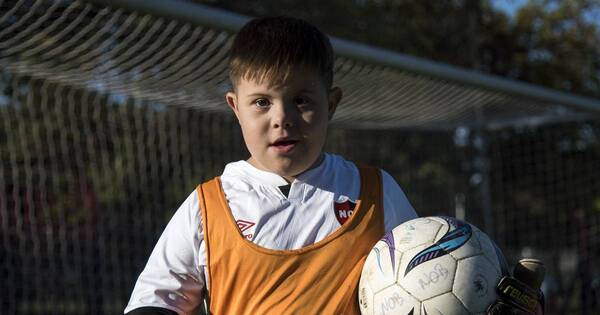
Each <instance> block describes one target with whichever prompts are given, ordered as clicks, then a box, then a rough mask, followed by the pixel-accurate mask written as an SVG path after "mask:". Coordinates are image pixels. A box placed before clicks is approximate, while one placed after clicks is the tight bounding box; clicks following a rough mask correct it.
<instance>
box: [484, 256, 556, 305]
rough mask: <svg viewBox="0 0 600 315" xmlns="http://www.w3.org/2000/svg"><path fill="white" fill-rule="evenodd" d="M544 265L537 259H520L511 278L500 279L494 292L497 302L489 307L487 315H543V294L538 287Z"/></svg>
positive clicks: (542, 275)
mask: <svg viewBox="0 0 600 315" xmlns="http://www.w3.org/2000/svg"><path fill="white" fill-rule="evenodd" d="M544 273H545V268H544V264H543V263H542V262H541V261H539V260H537V259H522V260H520V261H519V262H518V263H517V265H516V266H515V268H514V271H513V276H510V275H509V276H505V277H503V278H502V279H500V282H499V283H498V286H497V287H496V292H497V293H498V296H499V298H498V300H497V301H496V302H495V303H494V304H492V305H490V307H489V308H488V310H487V314H488V315H543V314H544V294H543V293H542V291H541V290H540V285H541V284H542V281H543V280H544Z"/></svg>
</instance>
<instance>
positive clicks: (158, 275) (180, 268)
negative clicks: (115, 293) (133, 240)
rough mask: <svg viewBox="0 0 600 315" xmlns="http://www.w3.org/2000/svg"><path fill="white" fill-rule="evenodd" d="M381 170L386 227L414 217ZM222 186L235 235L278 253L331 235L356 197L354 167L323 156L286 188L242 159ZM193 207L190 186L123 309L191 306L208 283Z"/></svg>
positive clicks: (198, 220)
mask: <svg viewBox="0 0 600 315" xmlns="http://www.w3.org/2000/svg"><path fill="white" fill-rule="evenodd" d="M381 173H382V181H383V210H384V225H385V231H386V232H388V231H390V230H391V229H393V228H394V227H396V226H398V225H400V224H401V223H403V222H405V221H407V220H410V219H413V218H415V217H416V213H415V211H414V209H413V208H412V206H411V205H410V203H409V202H408V200H407V199H406V196H405V194H404V192H403V191H402V189H400V187H399V186H398V184H397V183H396V182H395V181H394V179H393V178H392V177H391V176H390V175H389V174H388V173H386V172H385V171H382V172H381ZM221 183H222V186H223V191H224V193H225V197H226V199H227V202H228V203H229V208H230V209H231V212H232V214H233V217H234V218H235V220H236V222H237V225H238V227H239V230H240V232H241V233H242V234H243V235H244V236H245V237H246V238H248V239H249V240H251V241H252V242H254V243H256V244H258V245H260V246H262V247H265V248H270V249H277V250H290V249H297V248H301V247H304V246H307V245H310V244H313V243H315V242H318V241H320V240H322V239H323V238H325V237H326V236H328V235H329V234H331V233H333V232H334V231H335V230H337V229H338V228H339V227H340V226H341V225H342V224H343V222H345V220H346V219H347V218H348V217H349V216H350V215H351V213H352V210H353V205H354V204H355V202H356V200H357V199H358V197H359V194H360V174H359V171H358V168H357V167H356V166H355V165H354V163H352V162H349V161H346V160H344V159H343V158H342V157H340V156H337V155H332V154H325V158H324V159H323V161H322V162H321V164H320V165H319V166H317V167H316V168H313V169H311V170H309V171H307V172H305V173H303V174H301V175H299V176H298V177H297V178H296V179H295V180H294V182H292V183H291V185H289V186H287V185H288V183H287V182H286V180H285V179H284V178H283V177H281V176H279V175H277V174H274V173H270V172H266V171H262V170H259V169H257V168H255V167H253V166H252V165H250V164H249V163H248V162H246V161H239V162H234V163H229V164H227V166H226V167H225V171H224V172H223V175H221ZM286 186H287V187H286ZM284 187H285V189H284ZM288 187H289V192H288V194H287V196H286V194H285V193H284V192H285V191H286V190H287V188H288ZM199 207H200V205H199V200H198V196H197V194H196V191H194V192H192V193H191V194H190V195H189V196H188V198H187V199H186V200H185V201H184V202H183V204H182V205H181V207H179V209H178V210H177V212H175V214H174V216H173V218H172V219H171V221H170V222H169V223H168V225H167V227H166V228H165V230H164V232H163V234H162V235H161V237H160V239H159V240H158V243H157V244H156V246H155V248H154V250H153V251H152V254H151V255H150V258H149V259H148V262H147V264H146V267H145V268H144V270H143V271H142V273H141V274H140V276H139V278H138V280H137V282H136V284H135V287H134V289H133V293H132V295H131V298H130V300H129V304H128V305H127V308H126V309H125V312H129V311H131V310H133V309H135V308H138V307H143V306H155V307H161V308H166V309H170V310H173V311H175V312H177V313H178V314H191V313H194V312H195V311H196V309H197V307H198V305H200V303H201V301H202V299H203V293H204V291H205V288H206V287H207V283H206V281H207V279H206V277H205V274H206V257H205V256H206V248H205V246H204V241H203V240H204V234H203V231H202V222H201V213H200V210H199V209H200V208H199Z"/></svg>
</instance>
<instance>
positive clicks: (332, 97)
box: [125, 17, 535, 315]
mask: <svg viewBox="0 0 600 315" xmlns="http://www.w3.org/2000/svg"><path fill="white" fill-rule="evenodd" d="M333 62H334V57H333V52H332V48H331V44H330V43H329V40H328V39H327V37H326V36H325V35H324V34H323V33H321V32H320V31H319V30H317V29H316V28H315V27H314V26H312V25H310V24H308V23H306V22H304V21H302V20H298V19H294V18H287V17H275V18H263V19H256V20H252V21H250V22H249V23H248V24H247V25H246V26H244V27H243V28H242V29H241V30H240V32H239V33H238V35H237V37H236V39H235V42H234V44H233V47H232V50H231V57H230V63H229V68H230V73H229V74H230V79H231V82H232V85H233V91H231V92H228V93H227V95H226V100H227V104H228V105H229V107H230V108H231V109H232V110H233V112H234V114H235V115H236V117H237V119H238V121H239V123H240V126H241V128H242V133H243V136H244V141H245V143H246V146H247V148H248V151H249V152H250V155H251V156H250V158H249V159H248V160H247V161H238V162H234V163H229V164H227V165H226V167H225V170H224V172H223V174H222V175H221V176H220V177H218V178H215V179H213V180H211V181H208V182H206V183H203V184H202V185H200V186H198V188H197V189H196V191H194V192H193V193H191V194H190V195H189V197H188V198H187V199H186V200H185V202H184V203H183V204H182V205H181V207H180V208H179V209H178V210H177V212H176V213H175V215H174V216H173V218H172V219H171V221H170V222H169V224H168V225H167V227H166V228H165V231H164V232H163V234H162V236H161V237H160V239H159V240H158V243H157V244H156V247H155V248H154V250H153V252H152V254H151V256H150V258H149V260H148V263H147V265H146V267H145V269H144V270H143V271H142V273H141V274H140V276H139V278H138V280H137V283H136V285H135V288H134V290H133V293H132V295H131V299H130V301H129V305H128V306H127V308H126V309H125V312H128V314H132V315H133V314H135V315H141V314H145V315H148V314H194V313H195V312H197V311H198V309H199V308H200V305H201V304H202V301H203V300H204V298H207V300H208V301H210V302H209V303H208V304H209V310H210V312H211V313H212V314H360V312H359V308H358V298H357V286H358V280H359V277H360V271H361V269H362V264H363V261H364V258H365V257H366V256H367V254H368V253H369V251H370V250H371V248H372V247H373V245H374V244H375V243H376V242H377V241H378V240H379V239H380V238H381V237H382V236H383V235H384V234H385V233H386V232H388V231H390V230H391V229H393V228H394V227H396V226H398V225H400V224H401V223H403V222H405V221H407V220H410V219H413V218H415V217H416V213H415V211H414V210H413V208H412V206H411V205H410V203H409V202H408V200H407V199H406V196H405V195H404V193H403V192H402V190H401V189H400V187H399V186H398V184H397V183H396V182H395V181H394V179H393V178H392V177H391V176H390V175H389V174H387V173H386V172H384V171H380V170H378V169H374V168H369V167H357V166H356V165H355V164H353V163H351V162H348V161H346V160H344V159H343V158H342V157H339V156H335V155H330V154H325V153H323V152H322V148H323V145H324V142H325V138H326V134H327V125H328V122H329V120H330V119H331V118H332V117H333V114H334V112H335V109H336V106H337V104H338V103H339V102H340V100H341V98H342V91H341V90H340V89H339V88H337V87H332V81H333ZM511 283H512V282H511ZM534 293H535V292H534ZM532 296H533V295H532ZM505 302H507V303H508V304H507V303H505ZM509 302H510V303H509ZM513 305H514V303H512V301H511V300H510V299H503V300H500V301H499V302H498V303H497V305H495V307H494V314H526V313H519V312H513V311H512V309H513Z"/></svg>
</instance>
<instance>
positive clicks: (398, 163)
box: [0, 0, 600, 314]
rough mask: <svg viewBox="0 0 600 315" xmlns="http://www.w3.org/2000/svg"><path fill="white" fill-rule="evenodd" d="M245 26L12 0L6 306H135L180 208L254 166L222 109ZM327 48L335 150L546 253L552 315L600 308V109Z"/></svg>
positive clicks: (194, 10) (1, 91) (2, 162)
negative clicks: (199, 188)
mask: <svg viewBox="0 0 600 315" xmlns="http://www.w3.org/2000/svg"><path fill="white" fill-rule="evenodd" d="M246 20H247V18H246V17H242V16H239V15H235V14H232V13H228V12H223V11H219V10H215V9H210V8H207V7H203V6H199V5H193V4H191V3H186V2H177V4H176V5H175V4H173V2H170V1H133V0H131V1H91V2H84V1H72V0H64V1H59V0H35V1H34V0H32V1H24V0H20V1H17V0H14V1H0V226H1V232H0V271H1V275H2V277H1V279H2V288H3V294H0V309H2V310H7V313H8V314H47V313H51V312H56V313H61V314H81V313H86V314H94V313H97V314H104V313H117V312H119V311H122V309H123V308H124V305H125V303H126V299H127V297H128V295H129V293H130V292H131V290H132V286H133V284H134V282H135V278H136V277H137V275H138V274H139V272H140V271H141V268H143V264H144V262H145V259H146V258H147V257H148V255H149V253H150V250H151V249H152V246H153V245H154V243H155V242H156V240H157V238H158V236H159V233H160V232H161V231H162V229H163V228H164V225H165V224H166V222H167V220H168V219H169V218H170V216H171V215H172V213H173V212H174V210H175V209H176V207H177V206H178V204H179V203H180V202H181V201H182V200H183V198H184V197H185V196H186V195H187V194H188V193H189V192H190V191H191V190H192V189H193V188H194V187H195V186H196V185H197V184H198V183H200V182H201V181H202V180H204V179H208V178H210V177H212V176H215V175H218V174H219V173H220V172H221V171H222V167H223V165H224V164H225V163H226V162H228V161H233V160H236V159H243V158H246V157H247V152H246V151H245V149H244V145H243V139H242V136H241V133H240V131H239V126H238V124H237V122H236V121H235V118H234V117H233V116H232V115H230V114H229V113H228V112H227V107H226V106H225V104H224V100H223V94H224V93H225V92H226V91H227V89H228V88H229V86H228V82H227V74H226V64H227V52H228V48H229V45H230V44H231V40H232V38H233V36H234V34H235V31H236V29H237V28H239V27H240V26H241V25H242V24H243V23H244V22H245V21H246ZM332 42H333V44H334V48H335V50H336V53H337V54H338V58H337V60H336V69H335V71H336V73H335V84H337V85H339V86H341V87H342V89H343V90H344V91H345V96H344V101H343V102H342V104H341V105H340V106H339V109H338V111H337V113H336V116H335V118H334V121H333V125H332V127H331V131H330V135H329V138H328V141H327V150H328V151H331V152H334V153H341V154H343V155H345V156H347V157H348V158H351V159H353V160H357V161H361V162H365V163H369V164H372V165H375V166H380V167H383V168H384V169H386V170H387V171H388V172H390V173H391V174H392V175H393V176H394V177H395V178H396V179H397V180H398V182H399V183H400V184H401V186H402V187H403V188H404V190H405V192H406V193H407V195H408V197H409V200H410V201H411V202H412V203H413V206H414V207H415V209H417V211H418V212H419V214H420V215H453V216H458V217H461V218H465V219H467V220H468V221H470V222H472V223H474V224H476V225H478V226H480V227H482V229H484V230H485V231H486V232H488V233H489V234H490V235H491V236H493V238H495V240H496V241H497V242H498V243H499V245H500V247H501V248H502V249H503V250H504V252H505V253H506V254H507V255H508V256H509V260H512V261H514V260H516V259H517V258H519V257H521V256H523V255H524V256H527V255H533V256H536V257H539V258H541V259H542V260H543V261H544V262H546V264H547V265H548V269H549V277H548V278H547V283H546V286H547V287H546V289H547V290H548V292H550V294H552V296H553V297H554V298H553V299H552V300H549V303H555V304H553V305H549V309H550V310H551V312H552V311H553V310H554V311H556V314H559V313H560V312H564V313H569V312H579V311H588V312H593V311H597V310H598V307H599V306H598V305H597V304H594V303H595V302H594V301H598V299H599V296H598V294H600V293H598V292H600V284H599V283H600V270H598V269H597V268H598V267H597V266H598V265H599V264H600V253H599V252H598V248H600V180H599V179H598V176H597V174H600V163H599V162H598V161H600V105H598V104H600V101H599V100H595V99H590V98H585V97H580V96H575V95H570V94H566V93H561V92H557V91H552V90H549V89H545V88H541V87H538V86H533V85H529V84H524V83H519V82H514V81H509V80H505V79H502V78H497V77H493V76H488V75H484V74H481V73H475V72H471V71H466V70H462V69H458V68H456V67H452V66H448V65H443V64H438V63H433V62H430V61H427V60H422V59H418V58H414V57H409V56H404V55H401V54H397V53H393V52H389V51H384V50H380V49H376V48H373V47H367V46H365V45H361V44H358V43H352V42H348V41H345V40H342V39H336V38H333V39H332ZM594 288H596V289H594ZM594 290H596V291H594ZM65 292H66V294H65ZM594 294H596V295H594ZM596 303H597V302H596ZM549 314H553V313H549Z"/></svg>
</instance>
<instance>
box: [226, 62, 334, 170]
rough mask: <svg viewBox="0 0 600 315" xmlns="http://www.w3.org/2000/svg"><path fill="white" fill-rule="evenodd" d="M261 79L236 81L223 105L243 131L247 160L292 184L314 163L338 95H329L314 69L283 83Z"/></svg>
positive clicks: (298, 73) (322, 143)
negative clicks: (232, 90)
mask: <svg viewBox="0 0 600 315" xmlns="http://www.w3.org/2000/svg"><path fill="white" fill-rule="evenodd" d="M263 81H264V82H261V83H258V82H256V81H253V80H245V79H239V80H238V81H237V82H236V83H237V84H236V89H235V92H229V93H227V95H226V99H227V103H228V104H229V106H230V107H231V109H232V110H233V112H234V113H235V115H236V117H237V119H238V121H239V123H240V126H241V128H242V133H243V135H244V141H245V142H246V147H247V148H248V151H250V154H251V157H250V159H249V162H250V163H251V164H252V165H254V166H255V167H257V168H259V169H262V170H266V171H270V172H273V173H276V174H279V175H280V176H283V177H284V178H286V179H287V180H288V181H292V180H293V178H294V177H295V176H296V175H298V174H300V173H302V172H304V171H306V170H308V169H310V168H311V167H312V166H314V165H315V164H316V163H317V162H318V160H319V158H320V156H321V150H322V148H323V145H324V143H325V138H326V135H327V125H328V123H329V120H330V119H331V117H333V113H334V112H335V108H336V106H337V104H338V103H339V101H340V99H341V96H342V93H341V90H340V89H339V88H333V89H331V90H329V91H328V90H327V88H326V87H325V85H324V84H323V81H322V79H321V78H320V76H319V75H318V74H317V73H316V71H311V70H309V69H304V68H300V69H296V70H295V71H293V72H292V74H290V75H289V78H288V79H287V80H286V81H285V82H283V83H282V84H278V85H273V84H271V82H268V80H263Z"/></svg>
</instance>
